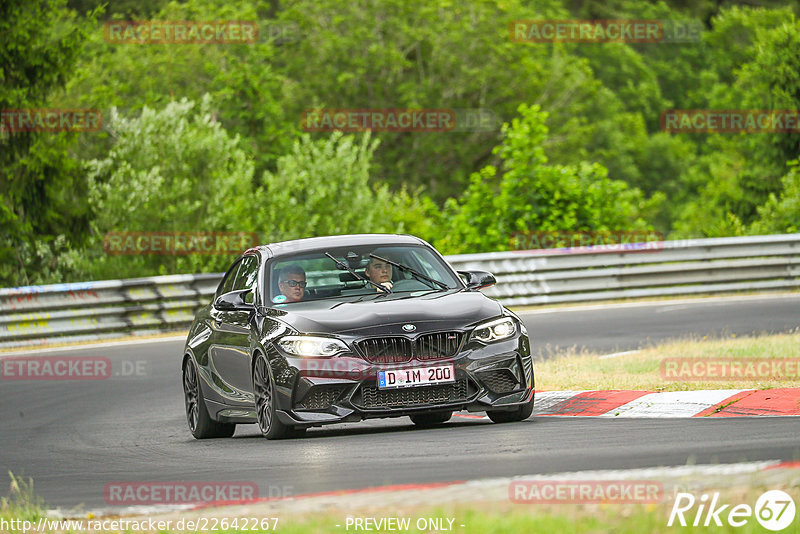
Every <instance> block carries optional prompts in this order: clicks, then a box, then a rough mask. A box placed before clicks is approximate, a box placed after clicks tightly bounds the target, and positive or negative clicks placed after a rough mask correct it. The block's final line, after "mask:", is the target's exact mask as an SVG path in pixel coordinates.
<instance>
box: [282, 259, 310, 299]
mask: <svg viewBox="0 0 800 534" xmlns="http://www.w3.org/2000/svg"><path fill="white" fill-rule="evenodd" d="M306 285H307V282H306V272H305V271H304V270H303V268H302V267H300V266H299V265H297V264H292V265H289V266H288V267H284V268H283V269H281V270H280V271H279V272H278V289H280V291H281V293H282V294H283V295H285V296H286V302H298V301H300V300H302V299H303V297H304V296H305V294H306Z"/></svg>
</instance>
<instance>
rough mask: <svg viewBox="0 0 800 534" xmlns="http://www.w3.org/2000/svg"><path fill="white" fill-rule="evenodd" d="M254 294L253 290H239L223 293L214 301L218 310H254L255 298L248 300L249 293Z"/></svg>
mask: <svg viewBox="0 0 800 534" xmlns="http://www.w3.org/2000/svg"><path fill="white" fill-rule="evenodd" d="M252 292H253V290H252V289H237V290H236V291H229V292H228V293H223V294H222V295H220V296H218V297H217V298H216V300H214V307H215V308H216V309H218V310H242V311H249V310H253V309H255V306H253V297H252V296H251V297H250V298H249V299H248V298H247V295H248V293H252ZM248 300H249V302H248Z"/></svg>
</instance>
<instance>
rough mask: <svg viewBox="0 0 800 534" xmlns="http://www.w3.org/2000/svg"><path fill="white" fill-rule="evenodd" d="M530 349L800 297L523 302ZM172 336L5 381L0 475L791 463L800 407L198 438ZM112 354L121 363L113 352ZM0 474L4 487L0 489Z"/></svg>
mask: <svg viewBox="0 0 800 534" xmlns="http://www.w3.org/2000/svg"><path fill="white" fill-rule="evenodd" d="M522 316H523V319H524V320H525V322H526V324H527V326H528V329H529V332H530V333H531V334H533V336H534V340H535V346H536V347H539V348H545V349H546V348H547V347H548V346H550V347H552V346H562V347H564V346H573V345H577V346H579V347H585V348H588V349H591V350H596V351H608V350H630V349H633V348H636V347H638V346H642V345H646V344H649V343H652V342H655V341H659V340H664V339H671V338H680V337H686V336H689V335H693V336H703V335H712V336H713V335H727V334H733V333H735V334H737V335H744V334H748V333H760V332H779V331H790V330H793V329H796V328H797V327H798V325H800V295H793V296H791V297H783V298H756V299H753V298H748V299H736V300H730V299H729V300H725V301H717V300H715V301H711V302H705V301H702V300H697V301H685V302H683V303H680V304H675V303H653V304H648V305H644V306H643V305H640V304H637V305H635V306H617V307H612V308H606V309H594V310H593V309H585V308H581V309H573V310H567V309H561V310H558V311H554V312H550V313H542V312H541V311H537V312H535V313H523V314H522ZM182 345H183V343H182V342H181V341H160V342H153V343H146V344H137V345H121V346H112V347H94V348H87V347H81V348H77V349H71V350H69V351H63V352H61V351H60V352H50V353H47V355H51V356H52V355H62V354H66V355H69V356H105V357H108V358H110V359H111V361H112V368H113V369H114V372H115V374H117V373H120V372H121V371H122V370H124V369H127V370H128V371H130V370H131V368H132V367H133V364H135V363H136V362H139V363H138V365H139V370H140V371H141V372H140V373H139V374H135V373H134V374H133V375H132V376H120V375H117V376H112V377H111V378H110V379H108V380H97V381H83V382H66V381H36V382H34V381H8V380H0V473H3V474H5V473H6V472H7V471H12V472H13V473H14V474H16V475H22V476H26V477H28V476H30V477H33V479H34V481H35V488H36V491H37V493H38V494H40V495H41V496H42V497H43V498H44V499H45V501H46V502H47V504H48V505H49V506H51V507H60V508H65V509H70V508H77V509H96V508H107V505H106V503H105V502H104V497H103V489H104V486H105V485H106V484H107V483H111V482H128V481H251V482H254V483H256V484H257V485H258V487H259V491H260V495H261V496H265V497H266V496H276V495H286V494H303V493H316V492H323V491H331V490H339V489H355V488H364V487H370V486H380V485H388V484H405V483H427V482H439V481H452V480H466V479H474V478H485V477H497V476H513V475H527V474H544V473H556V472H564V471H577V470H590V469H623V468H638V467H652V466H662V465H663V466H670V465H684V464H686V463H687V462H688V463H730V462H740V461H755V460H772V459H775V460H785V461H797V460H800V439H798V436H800V418H798V417H786V418H771V417H765V418H747V417H743V418H731V419H714V420H712V419H702V418H701V419H630V420H620V419H598V418H574V417H532V418H531V419H529V420H527V421H524V422H522V423H516V424H507V425H495V424H492V423H490V422H488V421H486V420H478V419H475V420H473V419H464V418H454V419H453V420H452V421H451V422H450V423H448V424H447V425H446V426H445V427H442V428H438V429H429V430H418V429H415V428H414V427H413V425H411V423H410V421H409V420H408V419H407V418H401V419H387V420H377V421H367V422H364V423H360V424H348V425H340V426H335V427H327V428H321V429H312V430H310V431H309V433H308V437H307V438H305V439H301V440H291V441H277V442H267V441H265V440H263V439H262V438H261V437H260V436H259V435H258V432H257V430H256V428H255V426H253V425H246V426H240V427H239V428H238V429H237V431H236V434H235V436H234V437H233V438H232V439H222V440H206V441H196V440H194V439H192V438H191V436H190V434H189V432H188V430H187V428H186V424H185V422H184V416H183V398H182V393H181V381H180V369H179V358H180V353H181V348H182ZM123 362H128V363H127V364H126V363H123ZM2 486H5V484H0V487H2ZM0 493H5V492H3V491H0Z"/></svg>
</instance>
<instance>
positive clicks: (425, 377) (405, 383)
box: [378, 364, 456, 389]
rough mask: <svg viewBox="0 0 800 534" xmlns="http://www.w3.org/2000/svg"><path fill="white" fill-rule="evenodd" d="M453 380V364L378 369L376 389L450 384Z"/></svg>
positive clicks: (454, 379)
mask: <svg viewBox="0 0 800 534" xmlns="http://www.w3.org/2000/svg"><path fill="white" fill-rule="evenodd" d="M455 381H456V378H455V371H454V370H453V364H448V365H437V366H435V367H409V368H404V369H392V370H387V371H378V389H392V388H406V387H413V386H428V385H431V384H450V383H452V382H455Z"/></svg>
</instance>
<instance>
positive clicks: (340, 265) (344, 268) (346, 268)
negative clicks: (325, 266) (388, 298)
mask: <svg viewBox="0 0 800 534" xmlns="http://www.w3.org/2000/svg"><path fill="white" fill-rule="evenodd" d="M325 255H326V256H328V257H329V258H330V259H332V260H333V263H335V264H336V268H337V269H340V270H342V271H348V272H349V273H350V274H352V275H353V276H355V277H356V279H358V280H363V281H364V282H367V283H369V284H371V285H373V286H375V287H377V288H378V289H380V290H381V291H383V292H384V293H391V292H392V290H391V289H389V288H388V287H386V286H382V285H380V284H376V283H375V282H373V281H372V280H370V279H369V278H364V277H362V276H361V275H360V274H358V273H357V272H355V271H354V270H353V269H351V268H350V266H349V265H347V264H346V263H344V262H343V261H339V260H337V259H336V258H334V257H333V256H331V255H330V254H328V253H327V252H326V253H325Z"/></svg>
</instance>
